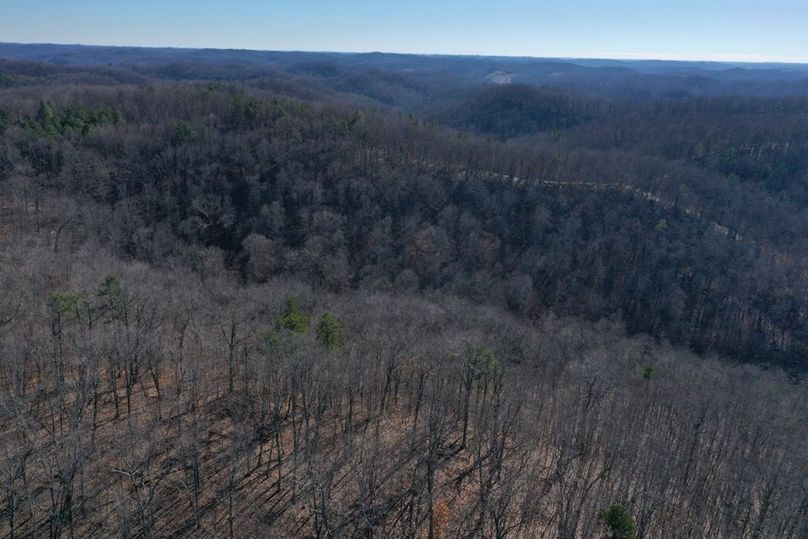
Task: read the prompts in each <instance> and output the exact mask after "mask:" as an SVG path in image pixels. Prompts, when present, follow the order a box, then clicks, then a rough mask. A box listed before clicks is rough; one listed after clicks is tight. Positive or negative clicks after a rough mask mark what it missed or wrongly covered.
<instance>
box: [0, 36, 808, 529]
mask: <svg viewBox="0 0 808 539" xmlns="http://www.w3.org/2000/svg"><path fill="white" fill-rule="evenodd" d="M0 54H5V55H6V57H8V58H10V60H8V61H0V260H1V261H2V262H1V263H0V282H2V286H3V289H4V290H6V291H7V292H6V294H4V295H3V297H2V303H0V369H1V370H0V382H2V384H3V386H2V387H3V390H2V395H1V396H0V417H2V422H0V425H1V427H0V431H1V432H2V433H3V436H2V437H0V439H1V440H2V445H1V446H0V447H2V449H1V450H0V451H1V453H0V455H2V458H3V467H2V481H3V485H4V495H5V505H4V508H3V512H2V516H3V518H4V519H5V520H4V522H5V523H4V527H3V528H2V532H0V533H2V534H4V535H9V536H14V537H18V536H19V537H39V536H45V535H48V536H50V537H60V536H63V535H66V536H109V535H121V536H127V537H129V536H172V537H179V536H200V535H209V536H230V537H251V536H259V537H262V536H320V537H343V536H366V537H372V536H376V537H388V536H395V537H449V536H459V537H466V536H469V537H476V536H485V537H510V536H514V537H537V536H550V537H551V536H556V537H565V538H566V537H592V536H598V535H599V534H604V533H606V532H607V531H608V530H607V528H610V529H612V531H614V529H615V528H614V526H618V525H624V526H627V527H630V528H631V529H633V530H634V531H635V532H636V535H637V536H640V537H644V536H649V537H656V536H666V535H670V534H673V535H677V536H683V537H703V536H726V537H794V538H797V537H804V536H805V534H806V533H808V528H806V522H808V490H807V489H808V483H806V480H807V478H808V460H806V458H807V457H806V453H805V451H804V447H803V445H804V444H802V440H804V439H805V437H806V435H808V424H806V420H807V419H808V413H806V412H808V401H807V400H806V398H807V397H806V395H807V394H808V393H806V391H805V381H804V378H805V372H806V369H808V161H807V159H808V157H806V156H808V128H806V126H808V92H805V93H804V94H801V93H800V91H799V84H800V82H799V81H800V80H802V79H801V78H800V77H801V76H802V73H803V71H800V70H799V69H797V68H794V70H793V71H792V70H788V69H786V68H782V67H780V68H777V69H775V68H771V69H768V70H760V71H756V70H754V69H745V70H740V69H727V70H726V72H725V71H724V70H717V69H716V68H715V66H697V65H682V66H675V65H674V66H668V67H664V66H660V65H656V64H642V65H640V64H637V65H635V66H632V67H631V68H629V67H628V66H626V65H618V66H613V65H598V64H597V63H596V62H594V61H592V62H583V63H581V64H580V65H575V66H573V67H569V66H567V65H566V64H561V63H559V62H556V61H546V62H544V63H541V62H539V63H536V62H534V63H531V62H528V61H527V60H517V59H512V60H507V61H505V60H496V59H483V58H465V59H462V58H454V59H441V58H438V57H427V58H419V57H408V56H407V57H396V56H393V55H367V56H365V55H313V54H303V53H300V54H297V53H266V55H270V56H265V55H264V53H251V52H249V51H244V52H243V53H240V52H239V51H227V52H223V51H182V50H157V51H152V52H150V51H148V50H144V49H114V48H112V49H90V50H84V49H81V48H70V47H66V48H59V47H55V48H51V47H29V48H26V47H24V46H17V45H0ZM43 54H47V55H48V57H46V58H44V57H42V55H43ZM273 55H274V56H273ZM114 58H118V60H117V61H116V60H114ZM270 59H271V60H272V61H269V60H270ZM42 60H51V61H59V62H60V64H55V63H48V62H42ZM607 64H608V63H607ZM562 65H563V66H566V67H564V70H567V71H565V72H570V73H572V72H574V73H576V74H577V75H576V77H575V78H574V81H566V79H564V78H563V77H562V78H559V77H553V78H551V79H546V80H545V79H542V78H541V77H542V76H544V75H542V73H545V71H542V70H543V69H547V70H549V69H551V68H552V69H556V70H558V69H561V67H560V66H562ZM629 65H631V64H629ZM526 66H527V67H526ZM517 67H518V68H519V69H521V70H522V73H523V76H522V77H521V78H520V77H512V78H513V82H514V83H517V84H496V85H492V84H491V81H492V80H495V81H498V82H507V81H508V80H510V79H508V77H506V76H505V75H504V73H506V68H507V69H510V70H511V71H514V70H515V69H516V68H517ZM663 67H664V68H663ZM497 70H499V71H497ZM677 70H683V71H687V72H689V73H691V75H692V74H693V73H694V72H696V71H702V70H703V71H705V72H707V73H710V74H711V76H714V79H712V80H713V81H714V83H710V84H707V85H705V86H704V87H705V88H706V87H709V88H712V90H711V91H706V90H705V91H700V92H696V91H694V90H693V89H692V88H690V87H689V89H686V90H682V88H681V87H680V86H681V84H680V83H681V80H680V77H678V76H674V74H675V73H677V72H678V71H677ZM739 71H741V73H739ZM628 72H630V73H628ZM491 73H495V76H493V77H492V76H490V75H491ZM547 73H549V71H548V72H547ZM547 73H545V75H547ZM528 75H529V76H528ZM547 76H548V77H549V75H547ZM705 76H706V75H705ZM531 77H532V78H531ZM549 80H554V81H556V82H555V83H554V84H552V85H550V84H549V82H548V81H549ZM558 81H561V82H558ZM565 81H566V82H565ZM671 81H678V82H675V83H674V82H671ZM690 83H693V81H692V80H691V81H690ZM649 85H650V86H649ZM650 87H653V91H650V90H649V91H647V92H646V91H645V90H644V88H645V89H648V88H650ZM694 87H695V86H694ZM775 87H778V88H781V89H784V88H785V89H788V91H786V90H783V91H777V92H775V91H774V90H773V88H775ZM621 88H622V89H626V88H629V89H630V91H628V90H626V91H625V92H622V91H621V90H620V89H621ZM629 525H630V526H629Z"/></svg>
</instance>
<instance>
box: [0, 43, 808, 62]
mask: <svg viewBox="0 0 808 539" xmlns="http://www.w3.org/2000/svg"><path fill="white" fill-rule="evenodd" d="M0 44H6V45H23V46H37V45H41V46H64V47H100V48H101V47H111V48H133V49H176V50H216V51H250V52H281V53H283V52H289V53H295V52H299V53H312V54H357V55H358V54H391V55H403V56H407V55H412V56H427V57H428V56H436V57H440V56H449V57H451V56H468V57H480V58H514V59H516V58H526V59H527V58H530V59H549V60H606V61H617V62H619V61H626V62H632V61H637V62H703V63H729V64H784V65H808V57H796V56H795V57H782V58H770V57H765V56H749V55H746V56H745V55H731V54H723V55H722V54H714V55H709V54H704V55H678V54H667V55H665V54H661V55H657V56H652V55H650V54H644V53H625V54H622V55H620V54H609V53H600V52H590V53H586V52H582V53H579V54H564V53H547V54H489V53H485V52H480V53H447V52H412V51H391V50H333V49H279V48H249V47H215V46H213V47H211V46H183V45H161V44H149V45H136V44H127V43H79V42H56V41H2V40H0Z"/></svg>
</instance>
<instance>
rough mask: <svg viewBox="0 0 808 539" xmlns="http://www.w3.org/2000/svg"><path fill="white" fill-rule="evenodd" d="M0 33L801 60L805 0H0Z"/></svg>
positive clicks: (807, 32) (103, 40) (240, 44)
mask: <svg viewBox="0 0 808 539" xmlns="http://www.w3.org/2000/svg"><path fill="white" fill-rule="evenodd" d="M0 41H5V42H22V43H42V42H48V43H85V44H102V45H147V46H178V47H219V48H248V49H271V50H316V51H325V50H328V51H355V52H364V51H386V52H415V53H442V54H498V55H511V56H585V57H608V58H615V57H616V58H676V59H679V58H685V59H733V60H784V61H801V62H808V0H552V1H550V0H160V1H158V0H103V1H87V0H0Z"/></svg>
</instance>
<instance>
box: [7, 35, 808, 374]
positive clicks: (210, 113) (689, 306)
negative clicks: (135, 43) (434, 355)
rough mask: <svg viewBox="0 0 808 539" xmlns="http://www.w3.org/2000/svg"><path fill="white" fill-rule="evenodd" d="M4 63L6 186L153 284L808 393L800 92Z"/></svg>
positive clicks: (129, 55) (29, 57)
mask: <svg viewBox="0 0 808 539" xmlns="http://www.w3.org/2000/svg"><path fill="white" fill-rule="evenodd" d="M0 57H6V58H9V59H10V60H8V61H5V62H2V63H0V86H2V87H3V88H2V89H0V179H2V181H3V182H4V183H6V184H8V185H17V184H15V183H9V182H21V181H22V182H25V186H26V189H34V190H36V192H38V193H50V194H56V195H58V196H59V197H63V198H62V199H61V200H68V199H70V200H71V201H72V202H71V204H70V205H69V206H65V207H63V208H59V209H57V210H56V211H55V212H54V215H52V216H51V218H52V219H54V220H55V221H56V224H55V226H56V227H57V228H58V229H59V230H60V233H64V234H66V235H68V236H69V235H71V234H72V236H73V237H75V238H78V239H77V241H79V240H80V239H81V238H84V239H87V238H95V239H98V240H99V241H103V242H105V243H106V244H107V245H108V246H109V247H110V248H112V249H114V250H115V251H116V252H117V253H118V254H120V255H125V256H129V257H136V258H140V259H144V260H148V261H150V262H153V263H158V264H159V263H161V262H167V261H169V260H171V259H175V258H177V257H181V258H182V259H183V260H184V261H185V262H187V263H189V264H201V262H200V260H201V255H200V253H202V252H203V251H204V252H208V250H209V249H210V248H216V249H220V250H221V252H222V253H223V256H224V257H225V259H226V260H227V263H228V265H229V266H230V267H231V268H233V269H234V270H236V271H239V272H240V273H241V275H242V277H243V279H245V280H248V281H255V282H263V281H265V280H267V279H268V278H270V277H272V276H274V275H280V274H288V275H294V276H296V277H299V278H305V279H307V280H309V281H310V282H312V283H316V284H317V285H318V286H322V287H324V288H326V289H328V290H332V291H342V290H346V289H349V288H373V289H396V290H410V291H424V292H428V291H430V290H441V291H444V292H448V293H451V294H456V295H459V296H462V297H465V298H470V299H472V300H474V301H477V302H481V303H486V304H495V305H499V306H502V307H505V308H508V309H510V310H511V311H513V312H517V313H520V314H521V315H523V316H525V317H528V318H536V317H539V316H542V315H544V314H546V313H548V312H553V313H556V314H560V315H575V316H581V317H585V318H588V319H592V320H597V319H602V318H616V319H620V320H622V321H623V323H624V324H625V325H626V327H627V329H628V330H629V331H630V332H632V333H648V334H650V335H653V336H655V337H657V338H659V339H660V340H669V341H672V342H675V343H682V344H686V345H689V346H691V347H692V348H693V349H695V350H696V351H699V352H716V353H719V354H722V355H724V356H727V357H730V358H734V359H738V360H743V361H749V362H754V363H766V364H776V365H780V366H783V367H786V368H788V369H790V370H792V371H803V370H805V369H806V368H808V284H807V283H808V174H807V173H806V171H808V98H806V97H805V96H806V95H808V86H806V82H805V81H806V79H807V78H808V71H805V70H804V69H802V68H797V67H788V66H779V67H778V66H770V67H771V69H769V70H756V69H741V68H733V69H723V70H721V69H718V68H717V67H716V66H711V65H693V64H643V63H639V64H634V63H622V64H621V63H611V62H607V63H604V64H603V65H596V64H595V63H593V62H581V63H577V64H573V63H569V62H559V61H552V60H528V59H523V60H520V59H492V58H476V59H473V58H454V57H450V58H441V57H416V56H395V55H336V54H332V55H329V54H322V55H313V54H303V53H299V54H293V53H289V54H282V53H256V52H249V51H244V52H238V51H232V52H224V51H182V50H146V49H110V48H87V49H85V48H79V49H74V48H69V47H37V46H35V47H25V46H17V45H0ZM43 60H47V61H58V62H61V65H53V64H50V63H42V61H43ZM110 64H112V65H110ZM497 71H501V72H503V73H510V74H513V77H512V78H511V79H508V80H513V81H514V82H518V83H519V84H518V85H500V86H490V85H489V82H490V80H491V79H490V78H488V77H487V76H488V75H489V74H491V73H493V72H497ZM177 79H182V81H177ZM495 79H496V80H498V81H500V82H501V81H505V79H503V78H502V77H495ZM551 84H552V86H551ZM537 85H538V86H537ZM786 94H788V95H786ZM615 96H620V97H615ZM6 190H8V189H6ZM43 196H44V195H43ZM195 261H196V262H195Z"/></svg>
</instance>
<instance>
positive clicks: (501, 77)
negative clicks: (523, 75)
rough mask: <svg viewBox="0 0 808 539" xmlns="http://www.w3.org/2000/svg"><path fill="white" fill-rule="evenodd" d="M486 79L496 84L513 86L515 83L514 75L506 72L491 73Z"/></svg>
mask: <svg viewBox="0 0 808 539" xmlns="http://www.w3.org/2000/svg"><path fill="white" fill-rule="evenodd" d="M485 79H486V80H487V81H488V82H493V83H494V84H511V83H512V82H513V75H512V74H511V73H507V72H505V71H494V72H493V73H489V74H488V75H487V76H486V77H485Z"/></svg>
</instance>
